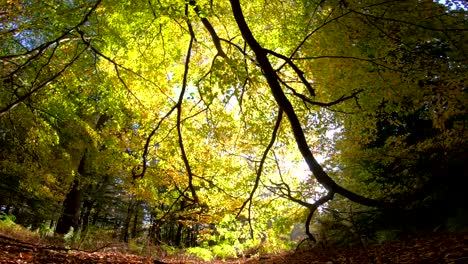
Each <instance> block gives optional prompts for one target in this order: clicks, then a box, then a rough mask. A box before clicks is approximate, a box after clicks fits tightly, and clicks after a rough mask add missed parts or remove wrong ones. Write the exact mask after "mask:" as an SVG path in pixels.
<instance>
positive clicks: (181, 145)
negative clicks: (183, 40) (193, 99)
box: [176, 6, 199, 203]
mask: <svg viewBox="0 0 468 264" xmlns="http://www.w3.org/2000/svg"><path fill="white" fill-rule="evenodd" d="M187 8H188V7H187V6H186V10H185V11H186V13H187V11H188V10H187ZM187 26H188V30H189V32H190V42H189V45H188V49H187V56H186V58H185V67H184V77H183V79H182V89H181V91H180V95H179V100H178V101H177V105H176V109H177V135H178V138H179V148H180V152H181V155H182V160H183V161H184V165H185V170H186V171H187V176H188V187H189V189H190V193H191V194H192V198H191V200H192V202H194V203H198V202H199V201H198V196H197V193H196V191H195V187H194V186H193V173H192V168H191V166H190V162H189V160H188V158H187V153H186V152H185V147H184V141H183V138H182V122H181V118H182V102H183V100H184V96H185V91H186V90H187V79H188V73H189V64H190V58H191V54H192V47H193V42H194V40H195V33H194V32H193V28H192V25H191V23H190V20H187Z"/></svg>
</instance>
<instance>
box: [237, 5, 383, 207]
mask: <svg viewBox="0 0 468 264" xmlns="http://www.w3.org/2000/svg"><path fill="white" fill-rule="evenodd" d="M230 3H231V7H232V12H233V15H234V18H235V20H236V22H237V25H238V27H239V30H240V31H241V33H242V36H243V38H244V40H245V41H246V42H247V44H248V45H249V47H250V48H251V49H252V51H253V52H254V53H255V57H256V58H257V62H258V64H259V65H260V67H261V69H262V70H263V75H264V76H265V78H266V80H267V82H268V85H269V86H270V91H271V93H272V94H273V97H274V98H275V101H276V103H277V104H278V105H279V107H280V108H281V109H282V110H283V111H284V113H285V114H286V116H287V117H288V120H289V122H290V124H291V130H292V131H293V134H294V139H295V140H296V143H297V147H298V149H299V151H300V152H301V154H302V156H303V157H304V160H305V161H306V163H307V165H308V166H309V169H310V170H311V172H312V173H313V174H314V177H315V178H316V179H317V181H318V182H319V183H320V184H321V185H322V186H323V187H325V188H326V189H327V190H328V191H330V192H333V193H337V194H340V195H342V196H344V197H346V198H348V199H349V200H351V201H353V202H356V203H359V204H362V205H367V206H373V207H375V206H384V203H382V202H380V201H377V200H374V199H370V198H367V197H364V196H361V195H358V194H356V193H354V192H351V191H349V190H347V189H345V188H343V187H341V186H340V185H338V184H337V183H336V182H335V181H334V180H333V179H332V178H331V177H330V176H329V175H328V174H327V173H326V172H325V171H324V170H323V168H322V166H321V165H320V164H319V163H318V162H317V160H316V159H315V157H314V155H313V154H312V152H311V151H310V148H309V146H308V143H307V140H306V138H305V135H304V131H303V130H302V126H301V123H300V121H299V118H298V117H297V115H296V112H295V110H294V107H293V106H292V104H291V102H290V101H289V99H288V98H287V97H286V95H285V94H284V92H283V89H282V88H281V85H280V83H279V81H278V76H277V74H276V72H275V70H274V69H273V66H271V63H270V61H269V60H268V57H267V52H266V51H265V49H263V48H262V46H260V44H259V43H258V42H257V40H256V39H255V37H254V36H253V34H252V32H251V31H250V28H249V26H248V25H247V22H246V21H245V18H244V15H243V13H242V8H241V6H240V2H239V0H230Z"/></svg>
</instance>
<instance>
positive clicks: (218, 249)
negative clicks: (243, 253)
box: [211, 244, 237, 259]
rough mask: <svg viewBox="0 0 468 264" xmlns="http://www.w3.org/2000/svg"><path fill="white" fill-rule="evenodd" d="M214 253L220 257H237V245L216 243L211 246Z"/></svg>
mask: <svg viewBox="0 0 468 264" xmlns="http://www.w3.org/2000/svg"><path fill="white" fill-rule="evenodd" d="M211 251H213V254H214V255H215V256H217V257H219V258H222V259H226V258H237V250H236V247H235V246H232V245H226V244H222V245H216V246H214V247H212V248H211Z"/></svg>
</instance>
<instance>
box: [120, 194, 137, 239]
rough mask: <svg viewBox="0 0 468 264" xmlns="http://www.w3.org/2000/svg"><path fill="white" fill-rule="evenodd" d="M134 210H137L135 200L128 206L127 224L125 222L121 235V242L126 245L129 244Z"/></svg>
mask: <svg viewBox="0 0 468 264" xmlns="http://www.w3.org/2000/svg"><path fill="white" fill-rule="evenodd" d="M134 209H135V206H134V203H133V199H131V200H130V203H129V205H128V210H127V217H125V222H124V225H123V229H122V233H121V235H120V237H121V240H122V241H123V242H125V243H127V242H128V238H129V230H130V222H131V221H132V215H133V213H134Z"/></svg>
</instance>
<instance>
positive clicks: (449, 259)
mask: <svg viewBox="0 0 468 264" xmlns="http://www.w3.org/2000/svg"><path fill="white" fill-rule="evenodd" d="M106 250H107V251H105V249H103V250H102V251H98V252H93V253H91V252H86V251H79V250H68V249H66V248H61V247H53V246H45V245H38V244H33V243H28V242H26V241H20V240H17V239H13V238H11V237H8V236H4V235H0V263H47V264H49V263H50V264H52V263H72V264H74V263H94V264H100V263H122V264H123V263H141V264H153V263H154V264H161V263H205V264H208V263H210V264H220V263H229V264H233V263H243V264H259V263H263V264H273V263H278V264H279V263H308V264H309V263H310V264H314V263H317V264H318V263H321V264H337V263H356V264H361V263H454V264H462V263H468V233H456V234H453V233H452V234H438V235H433V236H431V237H429V238H420V239H412V240H408V241H402V242H398V243H389V244H385V245H375V246H369V247H367V248H366V249H365V248H363V247H360V248H354V249H353V248H348V249H338V248H328V249H319V248H311V249H308V250H303V251H300V252H295V253H289V254H281V255H272V256H264V257H261V258H252V259H236V260H226V261H221V260H219V261H212V262H201V261H196V260H193V259H181V258H179V259H159V260H154V259H151V258H148V257H141V256H136V255H131V254H123V253H117V252H115V251H112V250H109V248H107V249H106Z"/></svg>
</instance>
